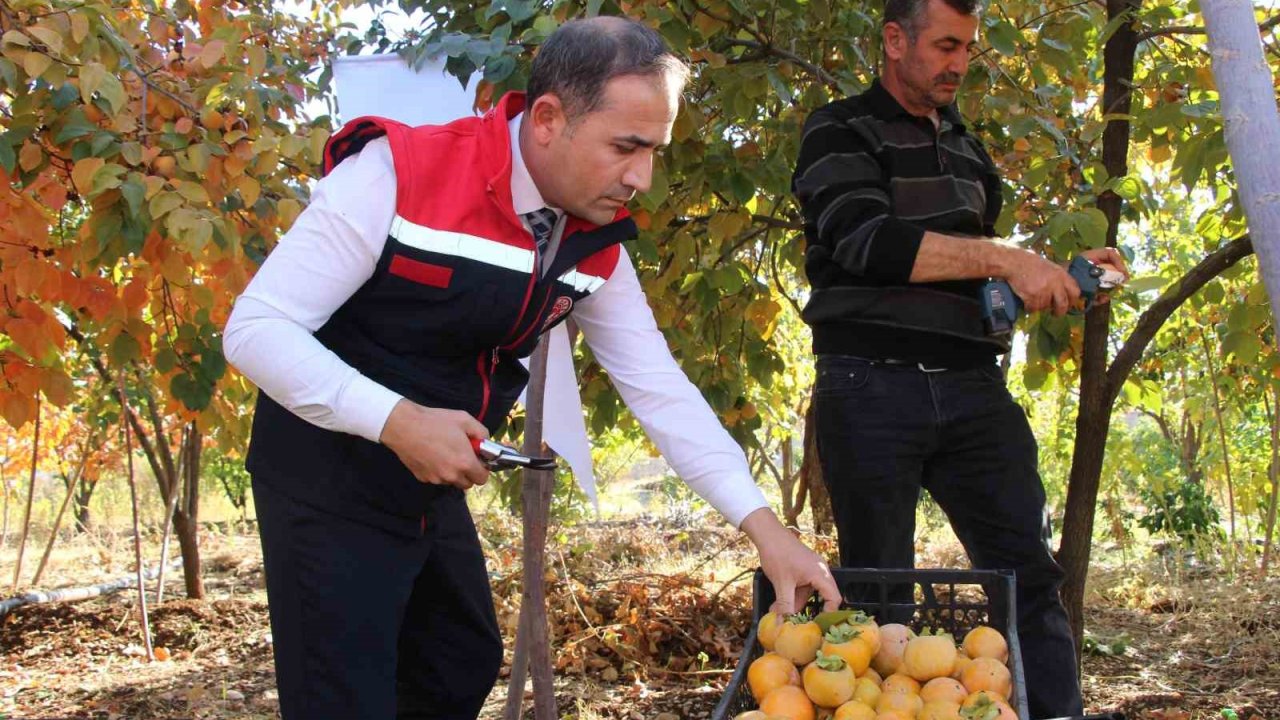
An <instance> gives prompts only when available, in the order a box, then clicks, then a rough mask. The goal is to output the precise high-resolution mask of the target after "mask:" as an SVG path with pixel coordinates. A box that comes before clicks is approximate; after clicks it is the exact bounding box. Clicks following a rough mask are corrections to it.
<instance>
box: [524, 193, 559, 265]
mask: <svg viewBox="0 0 1280 720" xmlns="http://www.w3.org/2000/svg"><path fill="white" fill-rule="evenodd" d="M524 219H525V220H527V221H528V222H529V228H530V229H531V230H533V240H534V242H535V243H536V244H537V247H538V255H537V258H536V260H535V263H537V265H538V266H539V267H538V274H539V275H541V274H542V268H541V264H542V260H543V258H545V257H546V256H547V246H549V245H550V244H551V232H552V231H553V230H555V229H556V211H555V210H552V209H551V208H546V207H544V208H542V209H541V210H534V211H533V212H529V213H525V214H524Z"/></svg>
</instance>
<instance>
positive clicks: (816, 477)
mask: <svg viewBox="0 0 1280 720" xmlns="http://www.w3.org/2000/svg"><path fill="white" fill-rule="evenodd" d="M816 397H817V396H816V395H815V394H814V392H810V393H809V409H808V410H807V411H805V414H804V459H803V460H801V461H800V482H802V483H804V486H805V489H806V490H808V493H809V511H810V512H811V513H813V532H814V533H816V534H818V535H826V534H828V533H830V532H831V529H832V528H834V527H835V525H836V523H835V518H834V516H833V515H832V513H831V496H830V495H828V494H827V485H826V482H825V481H824V480H823V479H822V463H821V462H820V460H819V458H818V414H817V410H816V408H815V403H814V400H815V399H816Z"/></svg>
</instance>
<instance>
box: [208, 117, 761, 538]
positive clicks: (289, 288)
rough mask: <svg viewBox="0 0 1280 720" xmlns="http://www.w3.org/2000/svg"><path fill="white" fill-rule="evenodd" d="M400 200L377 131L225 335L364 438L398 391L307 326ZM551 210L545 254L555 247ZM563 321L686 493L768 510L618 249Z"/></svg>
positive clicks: (342, 287)
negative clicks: (605, 275) (609, 270)
mask: <svg viewBox="0 0 1280 720" xmlns="http://www.w3.org/2000/svg"><path fill="white" fill-rule="evenodd" d="M519 120H520V117H519V116H517V117H516V118H513V119H512V120H511V123H510V128H511V137H512V138H513V142H512V148H511V149H512V156H513V162H512V173H511V192H512V198H513V205H514V209H515V211H516V213H517V214H523V213H527V212H531V211H533V210H538V209H540V208H542V207H546V203H545V202H544V201H543V199H542V195H541V194H540V193H539V192H538V189H537V187H536V186H535V185H534V183H533V178H532V177H531V176H530V175H529V171H528V169H527V168H526V167H525V165H524V162H523V159H522V158H521V156H520V148H519V142H518V141H516V140H515V138H518V137H519V134H518V132H519ZM395 198H396V176H395V166H394V164H393V163H392V158H391V147H390V144H389V143H388V142H387V140H386V138H379V139H377V140H374V141H372V142H370V143H369V144H367V145H366V146H365V147H364V148H363V149H362V150H361V151H360V152H359V153H357V154H355V155H353V156H351V157H348V158H347V159H345V160H344V161H343V162H342V163H340V164H339V165H338V166H337V167H336V168H334V170H333V172H331V173H329V175H328V176H327V177H325V178H324V179H322V180H320V181H319V182H318V183H317V184H316V186H315V190H314V192H313V194H312V197H311V203H310V204H309V205H308V206H307V209H306V210H305V211H303V213H302V214H301V215H299V216H298V219H297V221H296V222H295V223H294V224H293V227H292V228H290V229H289V231H288V232H286V233H285V235H284V236H283V237H282V238H281V239H280V242H279V244H278V245H277V246H276V248H275V249H274V250H273V251H272V252H271V254H270V255H269V256H268V257H267V260H266V262H264V263H263V265H262V267H261V268H260V269H259V270H258V273H257V275H255V276H254V278H253V280H252V281H251V282H250V283H249V286H248V287H247V288H246V289H245V291H244V294H242V295H241V296H240V297H239V298H238V299H237V300H236V304H235V308H234V309H233V311H232V313H231V317H230V319H229V320H228V321H227V327H226V330H225V332H224V335H223V348H224V352H225V353H226V356H227V359H228V360H229V361H230V362H231V364H232V365H234V366H235V367H236V368H237V369H238V370H239V371H240V372H241V373H243V374H244V375H245V376H246V377H248V378H249V379H250V380H252V381H253V382H254V383H255V384H257V385H258V387H259V388H261V390H262V391H263V392H265V393H267V395H269V396H270V397H271V398H272V399H274V400H275V401H276V402H278V403H280V404H281V405H283V406H284V407H285V408H288V409H289V410H290V411H292V412H293V413H295V414H296V415H298V416H299V417H301V418H302V419H304V420H306V421H308V422H310V423H312V424H315V425H318V426H320V427H322V428H326V429H328V430H335V431H339V432H345V433H351V434H353V435H359V436H360V437H363V438H366V439H368V440H371V441H373V442H378V441H379V438H380V437H381V435H382V427H383V425H384V424H385V423H386V421H387V417H388V416H389V415H390V414H391V409H392V408H393V407H394V406H395V404H396V403H397V402H399V400H400V398H401V396H400V395H399V394H398V393H396V392H394V391H392V390H390V389H388V388H386V387H384V386H383V385H381V384H379V383H377V382H375V381H373V380H371V379H369V378H367V377H365V376H364V375H361V374H360V373H359V372H358V371H357V370H356V369H355V368H353V367H351V366H350V365H348V364H347V363H346V362H344V361H343V360H342V359H341V358H339V357H338V356H337V355H336V354H334V353H333V352H332V351H330V350H328V349H327V348H325V347H324V346H323V345H321V344H320V341H318V340H316V339H315V337H314V335H313V333H315V332H316V331H317V330H318V329H320V327H321V326H323V325H324V324H325V322H327V321H328V320H329V317H330V316H331V315H332V314H333V313H334V312H335V311H337V310H338V308H339V307H341V306H342V305H343V303H345V302H346V301H347V300H348V298H350V297H351V296H352V294H354V293H355V291H356V290H357V289H359V288H360V286H362V285H363V284H364V283H365V282H366V281H367V280H368V279H369V278H370V277H371V276H372V275H373V271H374V267H375V266H376V264H377V261H378V258H379V257H380V256H381V255H382V250H383V246H384V245H385V244H386V240H387V235H388V232H389V230H390V227H391V221H392V219H393V217H394V216H395ZM560 214H561V218H560V221H559V222H558V223H557V226H556V231H555V233H554V235H553V237H552V243H551V246H550V248H549V251H548V253H547V255H548V258H550V257H554V254H555V252H556V250H557V248H558V246H559V242H560V234H561V231H562V229H563V227H564V218H563V213H560ZM569 242H572V240H569ZM572 317H573V318H574V320H575V321H576V322H577V324H578V327H579V328H581V330H582V334H583V337H584V338H585V340H586V342H587V344H588V345H589V346H590V348H591V351H592V353H593V354H594V355H595V358H596V359H597V360H598V361H599V362H600V364H601V365H602V366H603V367H604V369H605V371H606V372H608V374H609V377H610V379H612V381H613V383H614V385H615V387H616V388H617V389H618V393H619V394H620V395H621V396H622V399H623V401H624V402H626V404H627V407H629V408H630V409H631V412H632V413H633V414H634V415H635V417H636V419H637V420H638V421H639V422H640V425H641V426H642V427H643V428H644V430H645V432H646V433H647V434H648V436H649V438H650V439H651V440H652V441H653V443H654V444H655V445H657V447H658V449H659V451H661V453H662V455H663V457H665V458H666V460H667V462H668V463H669V464H670V465H671V467H672V468H673V469H674V470H675V471H676V473H677V474H678V475H679V476H680V477H681V479H683V480H684V481H685V482H686V483H688V485H689V487H690V488H692V489H693V490H694V492H696V493H698V495H700V496H701V497H702V498H703V499H705V500H706V501H707V502H709V503H710V504H711V505H712V506H713V507H714V508H716V510H718V511H719V512H720V513H721V514H722V515H724V516H725V518H726V519H728V520H729V522H731V523H733V524H734V525H735V526H737V525H740V524H741V523H742V520H743V519H744V518H745V517H746V516H747V515H749V514H750V513H751V512H753V511H754V510H757V509H759V508H761V507H766V506H767V503H766V501H765V499H764V495H763V494H762V493H761V492H760V489H759V488H758V487H757V486H756V484H755V481H754V480H753V479H752V477H751V472H750V470H749V468H748V465H747V461H746V458H745V457H744V456H743V453H742V449H741V448H740V447H738V445H737V443H735V442H734V440H733V438H731V437H730V436H729V434H728V433H727V432H725V430H724V428H723V427H722V426H721V425H720V423H719V421H718V419H717V418H716V417H715V414H714V413H712V411H711V408H710V407H708V405H707V403H706V401H705V400H704V399H703V397H702V395H701V393H699V392H698V390H697V389H696V388H695V387H694V386H693V384H692V383H691V382H689V379H688V377H686V376H685V374H684V371H682V370H681V369H680V367H679V365H677V364H676V362H675V359H674V358H673V357H672V356H671V352H670V350H669V349H668V347H667V343H666V338H664V337H663V336H662V333H661V331H660V330H658V326H657V323H656V322H654V319H653V312H652V311H651V310H650V309H649V305H648V302H647V300H646V298H645V296H644V291H643V290H642V289H641V287H640V282H639V280H638V278H637V277H636V273H635V268H634V267H633V266H632V264H631V260H630V258H629V257H628V255H627V252H626V249H625V247H624V248H621V253H620V254H619V258H618V266H617V268H616V269H615V270H614V271H613V274H612V275H611V276H610V277H609V279H608V281H606V282H605V283H604V285H603V286H602V287H601V288H600V289H599V290H597V291H596V292H595V293H593V294H592V295H590V296H588V297H586V298H584V299H583V300H581V301H579V302H578V303H576V304H575V305H574V308H573V315H572Z"/></svg>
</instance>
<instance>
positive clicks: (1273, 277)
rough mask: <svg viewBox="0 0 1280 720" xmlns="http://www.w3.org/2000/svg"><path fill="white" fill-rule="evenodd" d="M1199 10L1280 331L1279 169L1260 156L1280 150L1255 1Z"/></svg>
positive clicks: (1208, 0)
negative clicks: (1266, 149)
mask: <svg viewBox="0 0 1280 720" xmlns="http://www.w3.org/2000/svg"><path fill="white" fill-rule="evenodd" d="M1200 11H1201V13H1202V14H1203V15H1204V25H1205V30H1206V31H1207V33H1208V36H1209V54H1210V56H1211V57H1212V58H1213V76H1214V79H1215V80H1216V81H1217V85H1218V95H1219V98H1220V100H1221V103H1222V117H1223V121H1224V125H1225V135H1226V140H1227V151H1228V152H1229V153H1230V154H1231V166H1232V169H1233V170H1234V171H1235V176H1236V185H1237V186H1238V191H1239V193H1240V204H1241V206H1242V207H1243V208H1244V214H1245V218H1246V220H1248V223H1249V235H1250V237H1252V238H1253V246H1254V249H1255V250H1256V251H1257V253H1258V272H1259V274H1261V275H1262V282H1263V284H1264V285H1265V286H1266V288H1267V295H1268V296H1270V298H1271V315H1272V318H1273V319H1274V320H1276V321H1277V327H1280V167H1277V166H1276V163H1275V156H1274V155H1273V154H1272V153H1271V152H1259V150H1260V149H1262V148H1275V147H1277V146H1280V112H1277V110H1276V95H1275V85H1274V79H1273V78H1272V76H1271V69H1270V66H1269V65H1267V60H1266V57H1265V55H1264V54H1263V50H1262V37H1261V34H1260V32H1259V30H1258V25H1257V21H1255V20H1254V17H1253V12H1254V9H1253V3H1252V2H1250V0H1202V2H1201V3H1200Z"/></svg>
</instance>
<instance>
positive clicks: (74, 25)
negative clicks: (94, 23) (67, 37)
mask: <svg viewBox="0 0 1280 720" xmlns="http://www.w3.org/2000/svg"><path fill="white" fill-rule="evenodd" d="M69 14H70V15H71V39H72V40H75V41H76V44H80V43H82V42H84V39H85V38H87V37H89V16H88V15H86V14H85V13H82V12H73V13H69Z"/></svg>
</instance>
